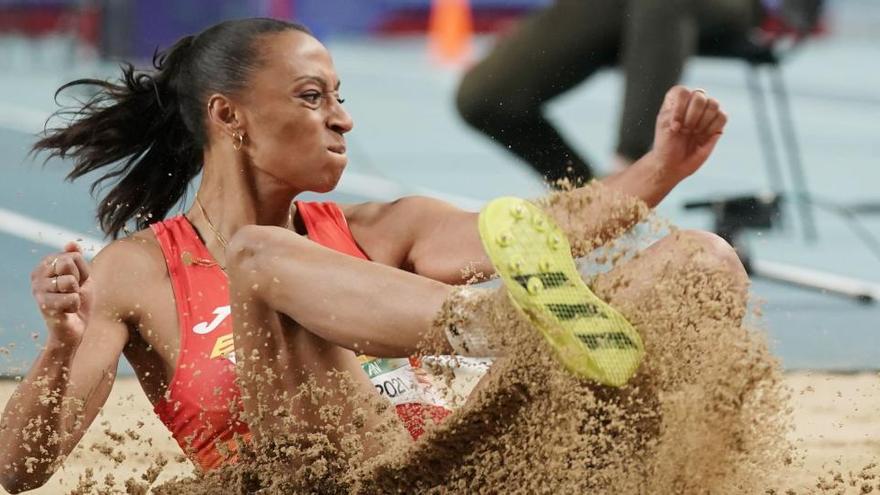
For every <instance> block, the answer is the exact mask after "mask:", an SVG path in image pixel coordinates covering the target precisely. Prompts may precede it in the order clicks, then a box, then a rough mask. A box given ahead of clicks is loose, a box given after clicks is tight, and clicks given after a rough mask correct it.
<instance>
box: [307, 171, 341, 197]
mask: <svg viewBox="0 0 880 495" xmlns="http://www.w3.org/2000/svg"><path fill="white" fill-rule="evenodd" d="M344 170H345V164H342V166H337V167H331V169H330V170H328V171H327V173H326V175H325V176H324V180H323V181H321V183H320V184H318V185H317V186H316V187H315V189H313V190H314V191H315V192H317V193H328V192H330V191H332V190H334V189H336V186H337V185H339V181H340V180H341V179H342V172H343V171H344Z"/></svg>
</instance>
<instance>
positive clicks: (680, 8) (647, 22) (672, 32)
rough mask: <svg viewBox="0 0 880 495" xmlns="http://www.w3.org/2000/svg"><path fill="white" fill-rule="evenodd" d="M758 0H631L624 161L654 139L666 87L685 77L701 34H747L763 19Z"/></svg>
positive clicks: (621, 135)
mask: <svg viewBox="0 0 880 495" xmlns="http://www.w3.org/2000/svg"><path fill="white" fill-rule="evenodd" d="M755 3H756V2H754V1H753V0H707V1H695V0H668V1H662V2H658V1H655V0H629V1H628V2H627V16H626V19H627V22H626V23H625V26H624V27H623V32H624V37H623V53H622V57H621V62H620V63H621V67H622V69H623V72H624V76H625V78H626V83H625V84H626V87H625V89H624V96H623V110H622V111H621V117H620V125H619V129H618V141H617V142H618V145H617V155H618V161H619V162H620V163H624V162H630V163H631V162H633V161H635V160H638V159H639V158H640V157H641V156H642V155H644V154H645V153H647V152H648V151H649V150H650V149H651V146H652V144H653V142H654V124H655V123H656V116H657V113H658V112H659V110H660V106H661V105H662V103H663V97H664V95H665V94H666V92H667V91H668V90H669V88H671V87H672V86H674V85H675V84H677V83H678V82H679V80H680V79H681V76H682V72H683V70H684V66H685V63H686V62H687V59H688V57H690V56H692V55H695V54H696V52H697V47H698V42H699V40H700V39H701V38H713V37H730V36H743V37H745V36H746V35H747V33H748V30H749V29H751V28H752V26H754V25H755V24H756V22H757V15H758V14H757V12H756V10H757V8H756V6H755Z"/></svg>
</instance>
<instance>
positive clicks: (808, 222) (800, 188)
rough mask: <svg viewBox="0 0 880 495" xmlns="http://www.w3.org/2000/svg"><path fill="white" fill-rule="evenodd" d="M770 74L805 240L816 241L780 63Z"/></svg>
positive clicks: (805, 182)
mask: <svg viewBox="0 0 880 495" xmlns="http://www.w3.org/2000/svg"><path fill="white" fill-rule="evenodd" d="M770 75H771V81H772V84H773V93H774V94H775V97H776V105H777V110H778V113H779V119H780V121H779V123H780V129H781V131H782V141H783V143H784V144H785V147H786V153H787V154H788V163H789V166H790V168H791V179H792V182H793V189H794V197H795V201H796V202H797V208H798V211H799V212H800V216H801V223H802V224H803V227H804V240H806V241H815V240H816V239H817V237H818V235H817V231H816V220H815V218H814V216H813V206H812V203H811V198H810V194H809V191H808V190H807V180H806V176H805V175H804V168H803V164H802V162H801V155H800V146H799V144H798V142H797V137H796V136H795V132H794V121H793V119H792V117H791V106H790V105H789V102H788V91H787V90H786V88H785V81H784V80H783V78H782V70H781V69H780V68H779V66H778V65H777V66H774V67H773V69H772V70H771V71H770Z"/></svg>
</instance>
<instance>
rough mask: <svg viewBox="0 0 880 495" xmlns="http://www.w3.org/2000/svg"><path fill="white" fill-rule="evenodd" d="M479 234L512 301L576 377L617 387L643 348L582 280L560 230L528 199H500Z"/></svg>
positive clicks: (629, 373) (633, 332)
mask: <svg viewBox="0 0 880 495" xmlns="http://www.w3.org/2000/svg"><path fill="white" fill-rule="evenodd" d="M479 226H480V237H481V238H482V240H483V246H484V248H485V249H486V253H487V254H488V255H489V258H490V259H491V260H492V264H493V265H494V266H495V270H496V271H497V273H498V275H499V276H500V277H501V280H503V281H504V285H505V286H506V288H507V292H508V295H509V296H510V299H511V300H512V301H513V303H514V305H515V306H516V307H518V308H519V309H520V310H522V311H523V313H525V315H526V316H527V317H528V318H529V320H530V321H531V323H532V325H534V327H535V328H537V329H538V330H540V331H541V333H542V334H543V335H544V337H545V338H546V339H547V341H548V342H549V343H550V345H551V346H552V347H553V348H554V349H555V351H556V352H557V354H558V357H559V360H560V361H561V362H562V364H563V365H564V366H565V368H567V369H568V370H569V371H571V372H572V373H573V374H575V375H576V376H579V377H581V378H586V379H590V380H595V381H597V382H599V383H602V384H604V385H611V386H615V387H620V386H622V385H624V384H625V383H626V382H627V381H628V380H629V379H630V377H632V375H633V374H634V373H635V371H636V369H637V368H638V366H639V363H640V362H641V359H642V355H643V354H644V346H643V344H642V339H641V337H639V334H638V332H637V331H636V329H635V328H633V326H632V325H631V324H630V323H629V322H628V321H627V320H626V319H625V318H624V317H623V316H622V315H621V314H620V313H618V312H617V311H616V310H615V309H614V308H612V307H611V306H609V305H608V304H607V303H605V302H604V301H602V300H601V299H599V298H598V297H596V295H595V294H593V292H592V291H590V289H589V288H588V287H587V286H586V284H584V282H583V280H581V277H580V274H579V273H578V271H577V267H576V266H575V264H574V260H573V259H572V257H571V248H570V247H569V244H568V240H567V239H566V237H565V235H564V234H563V233H562V231H561V230H560V229H559V227H557V226H556V224H554V223H553V221H552V220H550V218H549V217H547V216H546V215H545V214H544V212H542V211H541V210H540V209H539V208H538V207H536V206H535V205H533V204H532V203H530V202H528V201H525V200H523V199H519V198H512V197H505V198H498V199H496V200H494V201H492V202H491V203H489V204H488V205H486V207H485V208H483V211H482V212H481V213H480V222H479Z"/></svg>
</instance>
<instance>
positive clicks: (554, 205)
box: [542, 153, 683, 256]
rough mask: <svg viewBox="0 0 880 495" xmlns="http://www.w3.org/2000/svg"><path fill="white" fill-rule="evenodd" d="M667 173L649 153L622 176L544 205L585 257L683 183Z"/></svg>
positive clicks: (576, 251) (553, 197)
mask: <svg viewBox="0 0 880 495" xmlns="http://www.w3.org/2000/svg"><path fill="white" fill-rule="evenodd" d="M665 170H666V169H665V167H663V165H662V164H661V163H659V161H657V159H656V158H655V157H654V155H653V154H651V153H648V154H647V155H645V156H644V157H642V158H641V159H640V160H639V161H637V162H636V163H634V164H632V165H631V166H630V167H629V168H627V169H626V170H624V171H623V172H620V173H619V174H616V175H614V176H611V177H608V178H606V179H603V180H602V181H598V182H593V183H590V184H588V185H586V186H584V187H579V188H577V189H573V190H571V191H563V192H557V193H554V194H552V195H551V196H549V197H548V198H546V199H545V200H544V201H543V202H542V204H543V206H544V208H545V210H546V211H547V212H548V214H549V215H550V216H551V217H552V218H553V219H554V220H555V221H556V223H557V224H558V225H559V226H560V227H561V228H562V230H563V231H564V232H565V233H566V235H567V236H568V238H569V240H570V241H571V244H572V249H573V250H574V254H575V255H576V256H583V255H585V254H586V253H588V252H589V251H591V250H593V249H595V248H596V247H598V246H601V245H603V244H605V243H606V242H608V241H610V240H611V239H614V238H616V237H618V236H619V235H620V234H622V233H623V232H625V231H626V230H628V229H629V228H631V227H632V226H633V225H635V224H636V223H638V222H640V221H641V220H643V219H645V218H646V217H647V216H648V213H649V212H650V209H651V208H653V207H655V206H656V205H657V204H658V203H660V201H661V200H663V198H665V197H666V195H667V194H669V192H670V191H671V190H672V189H673V188H674V187H675V186H676V185H677V184H678V183H679V182H681V180H682V179H683V177H675V176H673V175H672V174H669V173H666V172H665Z"/></svg>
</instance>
